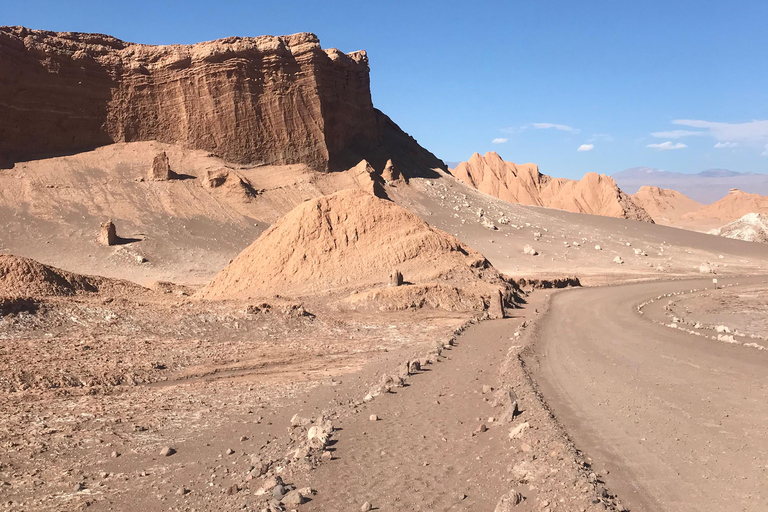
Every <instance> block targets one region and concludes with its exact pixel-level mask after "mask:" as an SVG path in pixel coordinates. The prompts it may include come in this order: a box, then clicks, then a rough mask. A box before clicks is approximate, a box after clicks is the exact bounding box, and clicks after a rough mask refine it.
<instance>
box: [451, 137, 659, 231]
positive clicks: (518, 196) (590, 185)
mask: <svg viewBox="0 0 768 512" xmlns="http://www.w3.org/2000/svg"><path fill="white" fill-rule="evenodd" d="M452 173H453V175H454V176H455V177H456V178H458V179H460V180H462V181H464V182H466V183H468V184H469V185H470V186H472V187H474V188H476V189H478V190H480V191H481V192H485V193H486V194H489V195H492V196H494V197H498V198H499V199H503V200H505V201H509V202H511V203H520V204H526V205H532V206H546V207H549V208H558V209H561V210H567V211H571V212H576V213H587V214H591V215H604V216H607V217H620V218H626V219H632V220H640V221H644V222H653V219H651V216H650V215H648V213H647V212H646V211H645V210H643V208H642V207H640V206H638V205H637V204H635V202H633V201H632V198H631V197H630V196H628V195H627V194H625V193H624V192H622V191H621V190H620V189H619V187H618V186H616V182H614V181H613V179H612V178H610V177H608V176H604V175H601V174H596V173H588V174H586V175H585V176H584V178H582V179H581V180H580V181H575V180H569V179H564V178H552V177H550V176H547V175H545V174H541V173H540V172H539V168H538V166H537V165H535V164H524V165H516V164H514V163H512V162H505V161H504V160H502V159H501V157H500V156H499V155H498V154H497V153H494V152H489V153H486V154H485V155H484V156H480V155H479V154H478V153H475V154H474V155H472V158H470V159H469V161H468V162H461V163H460V164H459V165H457V166H456V167H455V168H454V169H453V171H452Z"/></svg>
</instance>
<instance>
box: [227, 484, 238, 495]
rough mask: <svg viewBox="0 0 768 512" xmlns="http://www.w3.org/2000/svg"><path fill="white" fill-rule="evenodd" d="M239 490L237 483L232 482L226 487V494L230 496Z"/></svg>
mask: <svg viewBox="0 0 768 512" xmlns="http://www.w3.org/2000/svg"><path fill="white" fill-rule="evenodd" d="M238 492H240V487H238V486H237V484H232V485H230V486H229V487H227V495H228V496H232V495H235V494H237V493H238Z"/></svg>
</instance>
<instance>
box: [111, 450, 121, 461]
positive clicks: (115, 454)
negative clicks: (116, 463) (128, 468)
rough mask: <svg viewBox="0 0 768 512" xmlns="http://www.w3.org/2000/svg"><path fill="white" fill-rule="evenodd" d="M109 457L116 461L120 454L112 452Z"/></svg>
mask: <svg viewBox="0 0 768 512" xmlns="http://www.w3.org/2000/svg"><path fill="white" fill-rule="evenodd" d="M109 456H110V457H112V458H113V459H116V458H118V457H119V456H120V453H118V452H116V451H113V452H112V453H111V454H110V455H109Z"/></svg>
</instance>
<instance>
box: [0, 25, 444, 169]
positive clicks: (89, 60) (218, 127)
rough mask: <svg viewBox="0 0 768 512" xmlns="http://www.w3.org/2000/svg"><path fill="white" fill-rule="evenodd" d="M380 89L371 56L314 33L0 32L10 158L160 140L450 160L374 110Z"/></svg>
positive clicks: (326, 156) (262, 158)
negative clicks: (152, 37) (189, 36)
mask: <svg viewBox="0 0 768 512" xmlns="http://www.w3.org/2000/svg"><path fill="white" fill-rule="evenodd" d="M369 85H370V78H369V67H368V58H367V55H366V53H365V52H364V51H360V52H354V53H349V54H345V53H342V52H340V51H338V50H336V49H329V50H323V49H322V48H321V47H320V43H319V41H318V38H317V36H315V35H314V34H308V33H301V34H294V35H290V36H280V37H274V36H261V37H256V38H241V37H229V38H226V39H220V40H217V41H211V42H204V43H198V44H194V45H168V46H150V45H141V44H133V43H127V42H124V41H121V40H119V39H115V38H113V37H110V36H104V35H99V34H82V33H72V32H45V31H37V30H29V29H26V28H24V27H0V160H2V161H5V162H6V163H7V162H9V161H17V160H23V159H33V158H40V157H43V156H52V155H60V154H66V153H74V152H79V151H82V150H85V149H91V148H94V147H98V146H101V145H105V144H111V143H113V142H132V141H143V140H157V141H160V142H166V143H176V144H183V145H185V146H187V147H190V148H195V149H204V150H207V151H210V152H211V153H213V154H215V155H216V156H219V157H222V158H224V159H226V160H228V161H230V162H234V163H239V164H292V163H305V164H308V165H310V166H311V167H312V168H314V169H316V170H321V171H325V170H339V169H344V168H348V167H350V166H351V165H354V164H355V163H357V162H359V161H360V160H361V159H362V158H366V159H367V160H368V161H370V162H371V163H372V164H373V165H374V166H378V167H381V168H383V166H384V164H385V163H386V160H387V159H388V158H393V159H395V161H396V162H397V163H398V164H399V165H400V166H401V167H404V168H410V170H411V171H412V172H414V173H416V174H418V173H419V172H420V171H419V170H418V169H416V167H420V168H421V169H422V170H423V169H428V168H429V167H435V166H442V162H440V161H439V160H437V159H436V158H435V157H434V155H432V154H431V153H429V152H428V151H426V150H424V149H423V148H421V147H420V146H418V144H417V143H416V142H415V140H413V139H412V138H410V137H409V136H407V135H406V134H405V133H403V132H402V131H401V130H400V129H399V128H398V127H397V125H395V124H394V123H392V122H391V121H390V120H389V119H388V118H387V117H386V116H384V115H383V114H382V113H381V112H379V111H378V110H376V109H375V108H374V107H373V103H372V101H371V94H370V88H369ZM403 144H404V145H403ZM398 160H399V161H398ZM378 167H377V168H378Z"/></svg>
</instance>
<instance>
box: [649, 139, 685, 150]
mask: <svg viewBox="0 0 768 512" xmlns="http://www.w3.org/2000/svg"><path fill="white" fill-rule="evenodd" d="M646 147H647V148H652V149H658V150H660V151H671V150H673V149H685V148H687V147H688V146H686V145H685V144H683V143H682V142H678V143H676V144H673V143H672V141H669V140H668V141H667V142H662V143H661V144H648V145H647V146H646Z"/></svg>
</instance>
